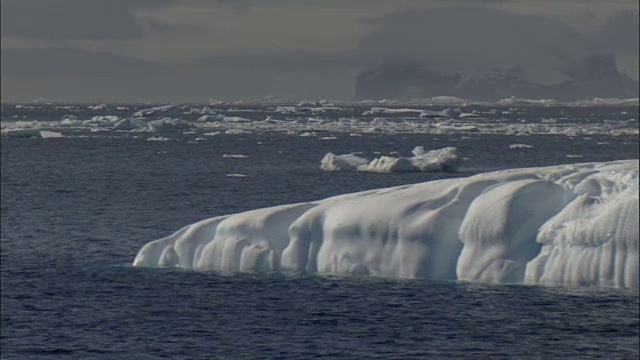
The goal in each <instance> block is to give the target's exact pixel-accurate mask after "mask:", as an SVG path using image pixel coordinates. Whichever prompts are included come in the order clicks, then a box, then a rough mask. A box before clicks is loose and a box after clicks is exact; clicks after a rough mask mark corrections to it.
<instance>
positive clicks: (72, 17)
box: [0, 0, 173, 40]
mask: <svg viewBox="0 0 640 360" xmlns="http://www.w3.org/2000/svg"><path fill="white" fill-rule="evenodd" d="M171 3H173V0H136V1H128V0H56V1H53V0H50V1H49V0H3V1H2V3H1V11H0V29H1V31H2V36H8V37H20V38H30V39H43V40H114V39H115V40H122V39H138V38H142V37H143V35H144V31H143V28H142V26H141V25H140V23H139V22H138V20H137V19H136V18H135V16H134V12H135V11H138V10H143V9H153V8H158V7H161V6H166V5H168V4H171Z"/></svg>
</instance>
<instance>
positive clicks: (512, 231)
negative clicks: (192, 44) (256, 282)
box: [133, 160, 639, 289]
mask: <svg viewBox="0 0 640 360" xmlns="http://www.w3.org/2000/svg"><path fill="white" fill-rule="evenodd" d="M231 175H232V174H229V175H228V176H231ZM638 215H639V214H638V160H623V161H612V162H602V163H583V164H570V165H561V166H551V167H541V168H528V169H513V170H506V171H497V172H491V173H485V174H480V175H476V176H471V177H468V178H457V179H447V180H439V181H432V182H426V183H420V184H414V185H406V186H399V187H393V188H387V189H379V190H370V191H363V192H359V193H353V194H345V195H340V196H335V197H331V198H327V199H324V200H320V201H315V202H308V203H299V204H291V205H282V206H275V207H270V208H263V209H257V210H252V211H247V212H243V213H239V214H234V215H224V216H218V217H214V218H210V219H207V220H203V221H200V222H197V223H195V224H192V225H188V226H186V227H184V228H182V229H180V230H178V231H177V232H176V233H174V234H173V235H171V236H168V237H166V238H163V239H160V240H156V241H152V242H150V243H148V244H146V245H145V246H143V247H142V248H141V249H140V251H139V252H138V254H137V256H136V257H135V260H134V261H133V265H134V266H140V267H182V268H185V269H194V270H218V271H245V272H253V271H274V270H289V271H304V272H311V273H321V274H358V275H376V276H391V277H401V278H427V279H458V280H468V281H486V282H495V283H524V284H553V285H569V286H608V287H627V288H636V289H637V288H638V255H639V252H638Z"/></svg>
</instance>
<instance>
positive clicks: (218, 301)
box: [0, 104, 640, 359]
mask: <svg viewBox="0 0 640 360" xmlns="http://www.w3.org/2000/svg"><path fill="white" fill-rule="evenodd" d="M325 107H328V106H325ZM145 108H150V106H146V107H145V106H143V105H127V106H122V105H118V106H116V105H104V106H96V107H91V108H89V107H87V106H85V105H66V106H53V105H51V106H44V105H38V106H14V105H5V104H3V105H2V107H1V112H0V115H1V121H2V129H3V136H2V139H1V143H0V145H1V184H0V185H1V187H0V189H1V196H2V197H1V225H2V226H1V253H0V254H1V259H0V260H1V305H2V313H1V343H0V345H1V347H0V351H1V358H2V359H158V358H171V359H315V358H331V359H375V358H379V359H388V358H395V359H409V358H416V359H427V358H428V359H438V358H442V359H448V358H478V359H488V358H492V359H500V358H521V359H550V358H565V359H573V358H585V359H591V358H606V359H637V358H638V356H639V355H640V320H639V317H640V302H639V294H638V291H637V290H626V289H607V288H564V287H542V286H506V285H490V284H481V283H465V282H456V281H446V282H434V281H428V280H399V279H391V278H379V277H358V276H352V277H340V276H315V275H313V276H312V275H308V274H296V273H266V274H235V273H216V272H191V271H184V270H176V269H141V268H133V267H132V266H131V262H132V261H133V259H134V257H135V255H136V253H137V251H138V250H139V249H140V248H141V247H142V246H143V245H144V244H146V243H147V242H149V241H151V240H154V239H157V238H161V237H164V236H167V235H170V234H171V233H173V232H174V231H175V230H177V229H179V228H181V227H183V226H185V225H187V224H191V223H193V222H196V221H198V220H202V219H205V218H208V217H212V216H216V215H222V214H229V213H236V212H241V211H246V210H251V209H255V208H260V207H266V206H272V205H279V204H285V203H294V202H299V201H310V200H317V199H321V198H325V197H328V196H332V195H338V194H343V193H349V192H355V191H360V190H367V189H374V188H381V187H389V186H396V185H402V184H409V183H417V182H423V181H429V180H435V179H442V178H450V177H462V176H469V175H473V174H477V173H481V172H487V171H493V170H498V169H509V168H517V167H528V166H548V165H556V164H564V163H572V162H589V161H610V160H619V159H630V158H636V159H637V158H638V152H639V140H638V108H637V106H631V107H629V106H622V107H615V106H604V107H598V106H570V107H567V106H551V107H549V106H515V105H513V104H511V105H509V106H493V107H487V106H476V107H469V108H462V111H463V112H465V113H467V114H472V113H473V114H476V115H477V116H476V117H474V116H469V117H468V118H464V121H463V120H456V121H450V120H446V119H445V120H443V118H441V117H440V116H439V115H437V114H436V115H437V116H435V115H433V114H432V113H431V112H433V113H434V114H435V113H436V112H441V111H444V110H447V109H446V108H445V107H444V106H441V107H430V108H427V107H422V108H420V109H422V111H423V112H422V113H420V114H418V113H413V114H412V113H411V112H406V111H405V112H393V111H386V112H385V111H384V110H380V109H373V108H372V107H371V106H364V105H358V106H351V107H348V108H347V107H344V108H342V109H340V108H338V109H331V110H318V108H315V110H314V109H313V108H312V109H311V110H305V109H302V108H301V107H298V108H297V109H291V108H289V109H287V108H278V107H276V106H263V105H260V106H257V105H256V106H251V105H243V106H242V107H240V106H233V107H230V106H229V105H217V107H215V106H206V107H205V106H183V107H171V108H170V109H160V110H158V109H156V110H151V111H150V113H149V112H148V114H146V115H144V114H138V115H136V116H133V114H134V113H136V112H138V111H140V110H144V109H145ZM205 108H206V109H205ZM390 108H392V107H390ZM396 108H399V107H396ZM402 108H404V107H402ZM367 111H370V112H372V113H367ZM474 111H475V112H474ZM203 113H206V114H209V115H210V116H212V117H213V118H214V119H217V120H216V121H211V119H204V120H203V119H202V118H201V116H202V115H203ZM223 113H224V116H226V118H224V117H222V116H221V114H223ZM432 115H433V116H432ZM268 117H272V119H270V121H265V118H268ZM278 117H279V118H280V120H273V118H278ZM130 118H141V119H142V120H141V121H142V122H146V123H148V122H149V121H154V120H162V119H165V120H166V119H168V118H170V119H179V120H180V121H173V125H174V126H173V127H165V128H163V129H158V128H149V129H146V128H144V127H142V126H138V127H134V126H132V127H130V128H126V129H125V128H122V127H121V128H120V130H116V129H115V124H116V123H117V122H119V121H121V120H123V119H125V120H126V119H130ZM65 119H67V120H65ZM459 119H462V117H461V118H459ZM165 123H171V122H168V121H165ZM424 123H429V125H428V126H427V125H424ZM185 124H186V125H185ZM372 126H373V127H375V129H372ZM411 129H415V131H413V130H411ZM43 132H44V133H43ZM51 133H54V135H53V136H52V135H51ZM305 133H306V134H305ZM206 134H208V135H206ZM303 134H304V135H303ZM301 135H302V136H301ZM150 140H155V141H150ZM514 144H526V145H530V146H531V147H530V148H522V147H520V148H511V145H514ZM418 145H422V146H424V147H425V149H426V150H431V149H440V148H443V147H447V146H454V147H457V148H458V150H459V153H460V155H461V156H462V157H463V158H464V159H465V160H464V161H463V162H462V166H461V167H460V168H459V170H458V171H456V172H451V173H391V174H373V173H362V172H323V171H321V170H319V165H320V160H321V159H322V157H323V156H324V154H325V153H327V152H333V153H335V154H345V153H352V152H363V153H366V154H381V155H388V154H395V153H396V152H397V153H398V154H400V155H404V156H408V155H410V151H411V150H412V149H413V148H414V147H415V146H418ZM225 154H226V155H244V157H239V156H236V157H229V156H227V157H225V156H224V155H225ZM240 174H241V175H242V176H240Z"/></svg>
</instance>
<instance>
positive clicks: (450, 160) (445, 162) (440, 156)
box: [320, 146, 462, 173]
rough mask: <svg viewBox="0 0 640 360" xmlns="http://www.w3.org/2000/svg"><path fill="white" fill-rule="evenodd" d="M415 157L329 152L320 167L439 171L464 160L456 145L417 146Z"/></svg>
mask: <svg viewBox="0 0 640 360" xmlns="http://www.w3.org/2000/svg"><path fill="white" fill-rule="evenodd" d="M412 153H413V155H414V156H413V157H411V158H404V157H392V156H381V157H379V158H375V159H373V160H371V161H369V160H367V159H366V158H363V157H361V156H359V155H358V154H355V153H354V154H344V155H335V154H333V153H327V154H325V156H324V157H323V158H322V160H321V161H320V169H321V170H324V171H365V172H377V173H390V172H420V171H422V172H437V171H455V170H456V169H457V168H458V167H459V166H460V163H461V162H462V158H461V157H460V155H458V149H457V148H455V147H446V148H443V149H438V150H431V151H427V152H425V151H424V148H423V147H422V146H416V147H415V148H414V149H413V150H412Z"/></svg>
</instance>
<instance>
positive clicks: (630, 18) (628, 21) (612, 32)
mask: <svg viewBox="0 0 640 360" xmlns="http://www.w3.org/2000/svg"><path fill="white" fill-rule="evenodd" d="M639 33H640V20H639V17H638V11H630V10H629V11H624V12H620V13H617V14H616V15H614V16H612V17H611V18H609V19H608V20H607V22H606V23H605V25H604V27H603V29H602V31H601V32H599V33H597V34H596V35H595V37H596V42H597V44H598V46H600V47H601V49H603V50H604V51H607V52H611V53H615V52H618V51H620V52H622V53H624V54H628V55H635V56H638V54H639V52H640V51H639V48H640V36H639Z"/></svg>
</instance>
